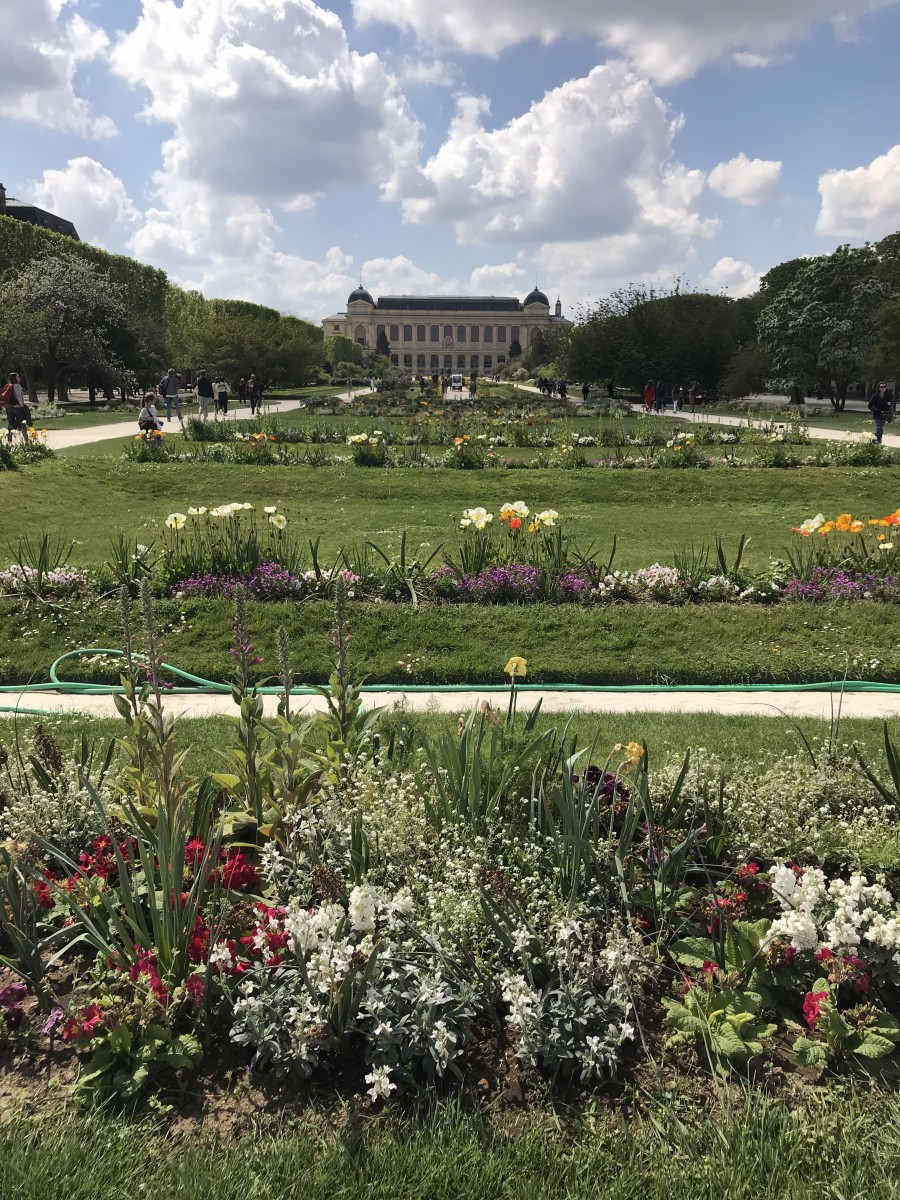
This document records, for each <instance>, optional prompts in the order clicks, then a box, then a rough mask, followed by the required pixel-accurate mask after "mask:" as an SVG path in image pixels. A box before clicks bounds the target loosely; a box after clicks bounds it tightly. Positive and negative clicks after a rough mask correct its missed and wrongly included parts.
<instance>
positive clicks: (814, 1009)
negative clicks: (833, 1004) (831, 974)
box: [803, 992, 828, 1030]
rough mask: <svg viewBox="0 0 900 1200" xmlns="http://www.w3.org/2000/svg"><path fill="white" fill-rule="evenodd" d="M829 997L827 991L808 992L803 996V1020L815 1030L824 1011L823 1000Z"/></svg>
mask: <svg viewBox="0 0 900 1200" xmlns="http://www.w3.org/2000/svg"><path fill="white" fill-rule="evenodd" d="M827 999H828V993H827V992H807V993H806V996H805V997H804V998H803V1020H804V1021H805V1022H806V1023H807V1025H808V1026H809V1027H810V1029H812V1030H815V1028H816V1021H818V1019H819V1016H820V1015H821V1012H822V1001H823V1000H827Z"/></svg>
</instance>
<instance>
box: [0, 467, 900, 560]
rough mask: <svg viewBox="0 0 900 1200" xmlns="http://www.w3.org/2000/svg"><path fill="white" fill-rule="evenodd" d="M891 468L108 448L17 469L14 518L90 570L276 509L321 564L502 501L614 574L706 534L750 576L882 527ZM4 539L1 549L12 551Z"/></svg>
mask: <svg viewBox="0 0 900 1200" xmlns="http://www.w3.org/2000/svg"><path fill="white" fill-rule="evenodd" d="M898 483H900V469H898V468H877V469H875V468H871V469H870V468H837V467H834V468H829V469H809V470H798V471H778V470H772V469H751V470H742V471H735V472H730V471H729V472H725V471H722V472H718V471H695V470H688V471H642V472H612V471H610V472H600V471H589V470H586V471H562V470H532V471H528V472H527V473H526V474H521V475H516V474H514V473H510V472H506V471H502V472H501V471H496V472H494V471H483V472H470V471H454V470H447V469H437V470H428V471H423V470H417V469H402V468H398V469H393V470H378V469H372V470H368V469H363V468H358V467H354V466H349V465H348V466H346V467H333V468H327V469H322V470H315V469H312V468H305V467H296V468H290V469H286V468H278V467H244V466H237V465H228V464H218V463H187V464H165V465H156V464H136V463H129V462H126V461H124V460H123V459H122V457H121V447H120V446H119V445H118V443H105V444H100V445H97V446H94V447H91V448H89V450H88V452H83V451H81V450H79V451H78V452H77V453H76V452H75V451H72V452H71V453H68V454H66V455H65V456H60V457H58V458H57V459H56V460H54V461H51V462H47V463H44V464H41V465H40V466H38V467H30V468H26V469H23V470H21V471H19V472H18V473H17V475H16V477H15V480H14V481H10V484H7V485H6V486H13V487H14V489H15V502H16V509H17V511H18V513H20V514H21V515H22V517H23V518H24V520H25V522H26V528H29V529H31V530H42V529H46V530H48V531H49V532H51V533H52V534H54V535H57V534H58V535H60V536H62V537H65V538H72V539H73V540H74V541H75V543H76V546H75V549H74V552H73V554H72V562H73V563H74V564H79V563H82V564H98V563H101V562H102V561H103V560H104V559H105V557H106V555H107V552H108V545H109V539H110V538H111V537H115V536H116V535H117V534H119V533H124V534H127V535H129V536H132V537H137V538H138V539H139V540H141V541H144V542H148V541H152V540H153V539H154V538H155V537H156V536H157V535H158V534H159V532H160V530H161V528H162V523H163V522H164V521H165V518H166V516H167V515H168V513H170V512H173V511H181V512H184V511H186V509H187V507H188V506H190V505H194V506H197V505H207V506H212V505H215V504H221V503H227V502H231V501H242V502H248V503H251V504H254V505H256V506H264V505H270V504H277V505H279V507H280V508H281V510H282V511H283V512H284V513H285V514H286V516H287V517H288V519H289V521H290V522H291V527H292V530H293V531H294V532H296V533H298V534H300V535H301V536H303V537H310V538H321V545H322V550H323V553H324V554H325V555H326V556H327V555H332V554H334V553H336V552H337V550H338V549H339V547H341V546H346V545H349V544H350V543H353V542H357V543H359V542H362V541H365V540H367V539H370V538H371V539H373V540H375V541H377V542H378V543H379V544H380V545H382V546H384V547H385V548H387V549H396V548H397V546H398V545H399V540H400V535H401V533H402V532H403V531H404V530H406V531H407V532H408V534H409V540H410V544H411V545H412V547H414V548H415V547H419V546H423V547H426V548H429V552H430V549H433V548H435V547H437V546H439V545H441V544H442V543H445V542H447V541H448V540H449V539H452V538H453V537H454V530H455V527H456V524H457V522H458V519H459V515H460V513H461V512H462V510H463V509H465V508H468V507H470V506H471V505H476V504H482V505H485V506H486V507H487V508H489V509H491V510H492V511H498V509H499V506H500V505H501V504H502V503H503V502H504V501H506V500H515V499H519V498H521V499H524V500H526V502H527V503H528V504H529V505H530V506H531V507H532V508H533V509H540V508H543V507H552V508H555V509H557V510H558V511H559V512H560V514H561V515H562V517H563V519H564V520H565V522H566V523H567V526H568V527H569V528H570V529H571V530H572V533H573V534H574V536H575V537H576V539H577V540H579V541H580V542H582V543H584V544H585V545H586V544H588V543H590V542H592V541H593V542H595V543H597V545H598V546H600V547H603V548H605V547H608V546H610V545H611V543H612V538H613V535H615V536H616V537H617V538H618V556H617V559H616V565H617V566H620V567H627V568H629V569H636V568H638V567H641V566H647V565H649V564H650V563H652V562H656V561H660V562H671V561H672V554H673V551H674V550H677V549H678V548H679V547H683V546H687V545H690V544H694V545H696V544H698V543H700V542H711V541H712V540H713V537H714V535H715V534H716V533H720V534H721V535H722V536H723V537H725V538H726V539H728V540H730V541H731V542H736V541H737V538H738V537H740V535H741V534H746V535H747V536H748V537H749V538H750V539H751V541H750V545H749V546H748V549H747V560H746V561H747V562H748V564H749V565H751V566H753V567H756V568H761V567H763V566H765V565H766V563H767V562H768V560H769V558H770V557H771V556H773V555H779V554H782V553H783V551H784V547H785V545H786V544H787V543H788V542H789V540H790V536H791V535H790V526H791V525H793V524H796V523H798V522H799V521H801V520H803V519H804V518H806V517H808V516H810V515H811V514H814V513H816V512H820V511H821V512H825V513H826V514H832V513H837V512H841V511H844V510H847V511H853V512H858V513H861V514H862V515H863V516H869V515H877V516H881V515H883V514H884V513H886V512H890V511H892V510H893V509H894V508H896V507H897V505H898V502H900V497H898V492H900V487H898ZM12 534H13V530H12V529H10V532H9V533H8V535H7V538H6V539H5V540H6V542H7V544H8V543H9V541H10V540H12Z"/></svg>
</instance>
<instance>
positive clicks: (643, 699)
mask: <svg viewBox="0 0 900 1200" xmlns="http://www.w3.org/2000/svg"><path fill="white" fill-rule="evenodd" d="M400 699H401V696H400V694H399V693H397V692H369V693H367V694H366V697H365V703H366V707H367V708H368V709H373V708H381V707H386V708H391V707H392V706H393V705H394V704H396V703H397V702H398V701H399V700H400ZM538 699H540V700H542V701H543V705H542V707H543V710H544V711H546V712H551V713H630V712H653V713H659V712H664V713H717V714H719V715H721V716H759V717H779V716H783V715H784V714H787V715H789V716H791V717H794V718H797V717H818V718H821V719H823V720H829V719H830V718H831V716H832V712H833V710H834V711H836V710H837V707H838V704H840V706H841V713H842V715H843V716H844V717H848V718H849V717H862V718H867V719H871V720H879V721H880V720H885V719H887V718H889V717H898V716H900V693H896V694H883V695H878V694H875V693H870V692H850V693H848V694H846V695H845V696H844V697H843V700H842V701H841V698H840V696H839V694H838V693H831V692H732V691H728V690H727V689H726V690H723V691H720V692H618V693H617V692H577V691H576V692H555V691H546V692H539V691H536V692H522V693H521V695H520V697H519V708H520V710H523V709H530V708H531V707H532V706H533V705H534V704H536V703H537V701H538ZM482 700H489V701H490V702H491V704H493V705H498V704H499V705H500V706H501V707H505V705H506V702H507V694H506V693H505V692H479V691H478V689H477V688H473V689H472V690H471V691H466V692H427V691H426V692H408V693H406V694H405V703H406V706H407V707H408V708H409V709H411V710H415V711H423V710H428V711H431V712H446V713H462V712H468V711H470V710H471V709H472V708H473V707H475V706H476V705H479V704H481V702H482ZM295 704H296V710H297V711H298V712H299V711H301V709H303V708H308V709H309V710H310V711H312V710H313V709H321V708H322V707H324V702H323V701H322V700H321V699H320V698H319V697H315V696H298V697H296V700H295ZM0 706H3V707H6V708H16V707H19V708H23V709H27V708H39V709H44V710H47V711H52V712H56V713H85V714H88V715H90V716H95V717H115V716H116V715H117V714H116V709H115V705H114V702H113V699H112V697H111V696H65V695H59V694H57V693H55V692H23V693H21V694H16V693H13V692H9V693H7V694H6V695H0ZM165 706H166V709H167V711H168V712H169V713H170V714H171V715H172V716H173V717H212V716H222V715H225V714H228V715H231V716H233V715H234V712H235V708H234V703H233V701H232V699H231V697H230V696H167V697H166V698H165ZM265 706H266V712H267V713H268V714H269V715H275V712H276V709H277V706H278V698H277V696H266V697H265ZM10 715H12V714H10V713H0V716H10Z"/></svg>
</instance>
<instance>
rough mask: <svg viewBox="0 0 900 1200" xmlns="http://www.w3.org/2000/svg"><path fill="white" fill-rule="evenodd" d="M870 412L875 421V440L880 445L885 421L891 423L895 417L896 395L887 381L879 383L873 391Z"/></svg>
mask: <svg viewBox="0 0 900 1200" xmlns="http://www.w3.org/2000/svg"><path fill="white" fill-rule="evenodd" d="M869 412H870V413H871V414H872V420H873V421H874V422H875V441H876V443H877V444H878V445H879V446H880V445H881V439H882V436H883V435H884V426H885V423H887V424H888V425H889V424H890V423H891V422H892V421H893V419H894V396H893V393H892V392H891V389H890V388H889V387H888V386H887V384H886V383H879V385H878V386H877V387H876V388H875V390H874V391H873V392H872V398H871V400H870V401H869Z"/></svg>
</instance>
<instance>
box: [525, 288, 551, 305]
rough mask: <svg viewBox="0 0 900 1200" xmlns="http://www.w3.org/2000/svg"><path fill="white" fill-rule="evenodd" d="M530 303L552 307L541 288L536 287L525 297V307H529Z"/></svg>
mask: <svg viewBox="0 0 900 1200" xmlns="http://www.w3.org/2000/svg"><path fill="white" fill-rule="evenodd" d="M529 304H546V306H547V307H548V308H549V307H550V301H549V300H548V299H547V297H546V296H545V295H544V293H543V292H542V291H540V289H539V288H535V289H534V291H533V292H529V293H528V295H527V296H526V297H525V302H524V307H525V308H527V307H528V305H529Z"/></svg>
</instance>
